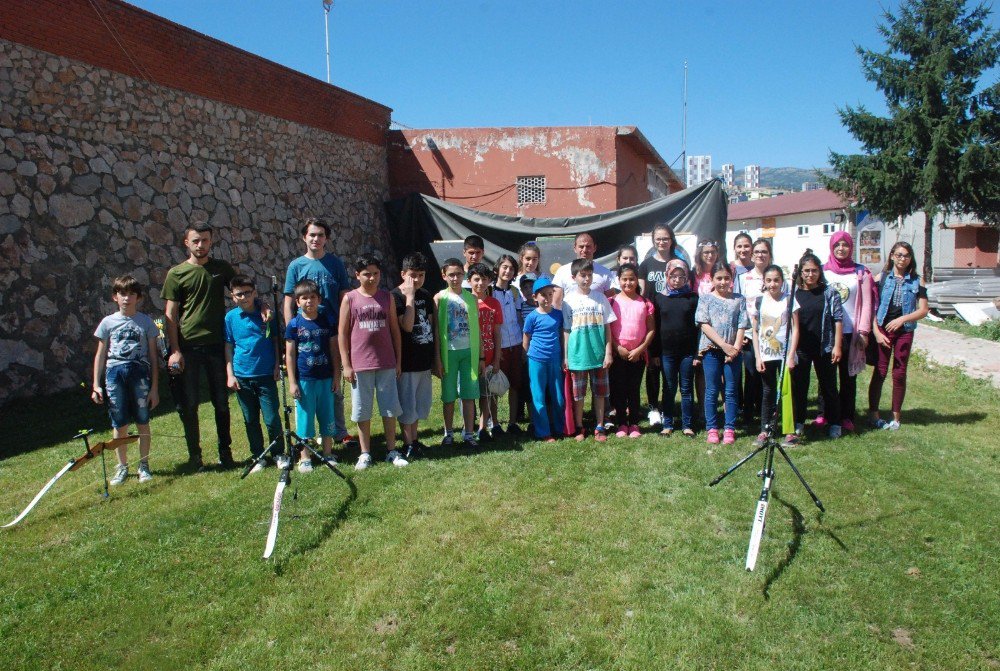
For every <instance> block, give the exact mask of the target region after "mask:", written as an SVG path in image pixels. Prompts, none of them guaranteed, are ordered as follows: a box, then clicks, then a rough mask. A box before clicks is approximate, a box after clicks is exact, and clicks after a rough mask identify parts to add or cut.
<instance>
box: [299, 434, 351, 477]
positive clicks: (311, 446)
mask: <svg viewBox="0 0 1000 671" xmlns="http://www.w3.org/2000/svg"><path fill="white" fill-rule="evenodd" d="M297 437H298V436H296V438H297ZM299 442H300V443H301V446H302V447H305V448H306V449H307V450H309V453H310V454H312V455H313V456H315V457H316V458H317V459H319V461H320V463H321V464H323V465H325V466H326V467H327V468H329V469H330V470H331V471H333V473H334V475H336V476H338V477H340V478H342V479H343V480H344V481H345V482H346V481H347V476H346V475H344V474H343V473H342V472H341V471H340V469H339V468H337V465H336V464H335V463H334V462H333V460H332V459H328V458H327V457H325V456H324V455H323V453H322V452H320V451H319V450H317V449H316V443H315V441H312V440H300V441H299Z"/></svg>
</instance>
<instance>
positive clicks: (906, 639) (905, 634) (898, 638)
mask: <svg viewBox="0 0 1000 671" xmlns="http://www.w3.org/2000/svg"><path fill="white" fill-rule="evenodd" d="M892 640H894V641H895V642H896V643H897V644H898V645H899V647H901V648H903V649H905V650H912V649H913V647H914V646H913V637H912V636H911V635H910V632H909V630H907V629H903V628H902V627H898V628H896V629H893V630H892Z"/></svg>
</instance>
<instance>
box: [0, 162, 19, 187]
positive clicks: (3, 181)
mask: <svg viewBox="0 0 1000 671" xmlns="http://www.w3.org/2000/svg"><path fill="white" fill-rule="evenodd" d="M8 158H9V157H8ZM16 191H17V184H16V183H15V182H14V178H13V177H11V176H10V175H9V174H8V173H6V172H0V196H10V195H13V194H14V193H15V192H16Z"/></svg>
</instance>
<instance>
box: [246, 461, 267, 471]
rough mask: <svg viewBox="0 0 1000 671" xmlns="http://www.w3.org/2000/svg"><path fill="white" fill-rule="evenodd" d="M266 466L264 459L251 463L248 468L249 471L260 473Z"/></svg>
mask: <svg viewBox="0 0 1000 671" xmlns="http://www.w3.org/2000/svg"><path fill="white" fill-rule="evenodd" d="M266 467H267V462H266V461H258V462H257V463H255V464H254V465H253V468H251V469H250V472H251V473H260V472H261V471H263V470H264V469H265V468H266Z"/></svg>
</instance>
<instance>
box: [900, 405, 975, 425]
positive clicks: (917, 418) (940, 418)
mask: <svg viewBox="0 0 1000 671" xmlns="http://www.w3.org/2000/svg"><path fill="white" fill-rule="evenodd" d="M986 417H987V415H986V413H985V412H963V413H951V412H939V411H938V410H936V409H934V408H906V411H905V413H904V415H903V421H904V422H905V423H906V424H916V425H918V426H926V425H928V424H974V423H977V422H981V421H983V420H984V419H986Z"/></svg>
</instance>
